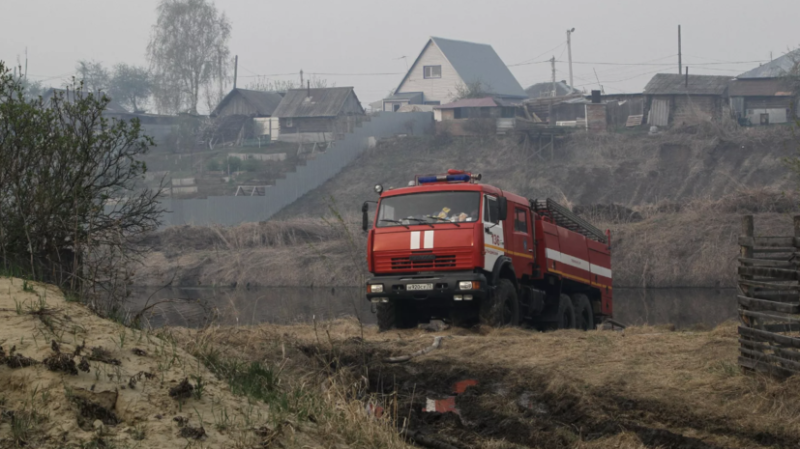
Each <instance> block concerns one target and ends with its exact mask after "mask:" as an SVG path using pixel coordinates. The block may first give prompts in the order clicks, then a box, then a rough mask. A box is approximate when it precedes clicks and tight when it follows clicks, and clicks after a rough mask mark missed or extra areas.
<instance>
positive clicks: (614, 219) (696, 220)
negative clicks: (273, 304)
mask: <svg viewBox="0 0 800 449" xmlns="http://www.w3.org/2000/svg"><path fill="white" fill-rule="evenodd" d="M795 204H796V200H795V198H794V197H793V196H791V195H786V194H784V193H782V192H779V191H775V190H772V189H766V188H764V189H748V190H744V189H742V190H739V191H735V192H732V193H730V194H728V195H726V196H724V197H722V198H720V199H718V200H713V201H712V200H707V199H694V200H687V201H685V202H682V203H677V202H659V203H657V204H655V205H648V206H641V207H635V208H626V207H622V206H618V205H593V206H582V207H575V209H576V210H577V211H580V213H581V214H582V215H583V216H584V217H585V218H587V219H588V220H590V221H591V222H592V223H595V224H596V225H597V226H598V227H600V228H601V229H610V230H611V240H612V270H613V273H614V286H615V287H631V288H653V287H656V288H670V287H710V288H732V287H735V282H734V274H735V267H736V264H737V261H736V256H737V254H738V252H739V247H738V243H737V239H738V237H739V232H740V220H741V215H742V214H745V213H752V214H755V216H756V229H758V230H759V232H763V233H764V235H792V233H793V232H794V231H793V229H792V218H791V215H792V213H793V212H792V211H794V210H796V209H795V207H796V206H795ZM145 243H146V244H147V245H149V246H151V247H152V248H153V250H152V251H151V252H150V253H149V254H148V255H147V256H146V258H145V263H144V264H143V266H142V267H141V268H138V269H137V273H136V276H135V277H134V283H135V284H136V285H142V286H162V285H167V284H170V285H172V286H182V287H190V286H226V287H227V286H240V287H248V286H249V287H255V286H261V287H287V286H291V287H309V286H318V287H319V286H359V285H362V284H363V277H364V276H366V275H367V273H366V263H365V257H366V238H365V236H364V234H363V233H362V231H361V229H360V217H358V216H357V215H348V216H346V217H345V218H343V219H342V220H341V221H340V220H338V219H337V218H336V216H332V215H329V216H328V217H327V218H298V219H290V220H286V221H269V222H264V223H249V224H244V225H240V226H237V227H232V228H224V227H200V226H182V227H174V228H168V229H166V230H163V231H160V232H158V233H156V234H153V235H152V236H150V237H148V239H146V241H145Z"/></svg>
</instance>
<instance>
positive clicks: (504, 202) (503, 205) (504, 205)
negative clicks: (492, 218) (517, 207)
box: [498, 196, 508, 221]
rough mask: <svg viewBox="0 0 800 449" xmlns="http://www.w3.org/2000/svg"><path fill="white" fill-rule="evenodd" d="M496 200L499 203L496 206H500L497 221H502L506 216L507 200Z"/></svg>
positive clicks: (502, 198) (501, 198) (502, 197)
mask: <svg viewBox="0 0 800 449" xmlns="http://www.w3.org/2000/svg"><path fill="white" fill-rule="evenodd" d="M498 200H499V201H500V204H498V206H500V207H499V208H500V217H499V218H498V220H499V221H503V220H505V219H506V217H507V216H508V198H506V197H504V196H501V197H500V198H498Z"/></svg>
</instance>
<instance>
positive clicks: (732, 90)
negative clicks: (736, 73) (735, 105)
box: [728, 78, 792, 97]
mask: <svg viewBox="0 0 800 449" xmlns="http://www.w3.org/2000/svg"><path fill="white" fill-rule="evenodd" d="M728 95H729V96H731V97H790V96H792V86H791V85H790V83H789V82H787V81H785V80H783V79H781V78H751V79H743V80H739V79H737V80H734V81H733V82H731V84H730V87H729V88H728Z"/></svg>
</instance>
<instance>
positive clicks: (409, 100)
mask: <svg viewBox="0 0 800 449" xmlns="http://www.w3.org/2000/svg"><path fill="white" fill-rule="evenodd" d="M467 87H479V89H480V91H481V92H482V93H483V94H485V95H487V96H492V97H497V98H502V99H508V100H521V99H524V98H527V97H528V95H527V94H526V93H525V91H524V90H523V89H522V86H520V84H519V82H517V80H516V78H514V75H512V74H511V71H510V70H509V69H508V67H507V66H506V65H505V63H503V61H502V60H501V59H500V56H498V55H497V53H496V52H495V51H494V49H493V48H492V46H491V45H487V44H476V43H472V42H464V41H457V40H452V39H444V38H441V37H431V38H430V39H428V42H427V43H426V44H425V46H424V47H423V48H422V51H421V52H420V54H419V56H417V59H416V60H414V63H413V64H412V65H411V67H410V68H409V69H408V72H407V73H406V75H405V76H404V77H403V79H402V80H401V81H400V84H399V85H398V86H397V89H395V91H394V93H393V94H392V95H391V96H389V97H388V98H386V99H384V101H383V105H384V106H383V110H384V111H397V110H399V109H400V107H401V106H403V105H407V104H425V105H440V104H444V103H448V102H451V101H453V100H456V99H457V97H458V96H459V91H460V90H463V89H464V88H467Z"/></svg>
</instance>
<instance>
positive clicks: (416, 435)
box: [400, 337, 458, 449]
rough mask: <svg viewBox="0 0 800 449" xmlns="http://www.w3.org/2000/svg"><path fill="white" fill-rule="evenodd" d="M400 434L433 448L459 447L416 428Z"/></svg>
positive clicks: (455, 448)
mask: <svg viewBox="0 0 800 449" xmlns="http://www.w3.org/2000/svg"><path fill="white" fill-rule="evenodd" d="M436 338H442V337H436ZM439 341H441V340H439ZM400 435H402V436H404V437H406V438H408V439H409V440H411V441H412V442H413V443H416V444H418V445H420V446H423V447H429V448H431V449H458V448H457V447H456V446H453V445H452V444H448V443H445V442H443V441H439V440H436V439H433V438H431V437H429V436H425V435H423V434H422V433H421V432H419V431H416V430H402V431H400Z"/></svg>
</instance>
